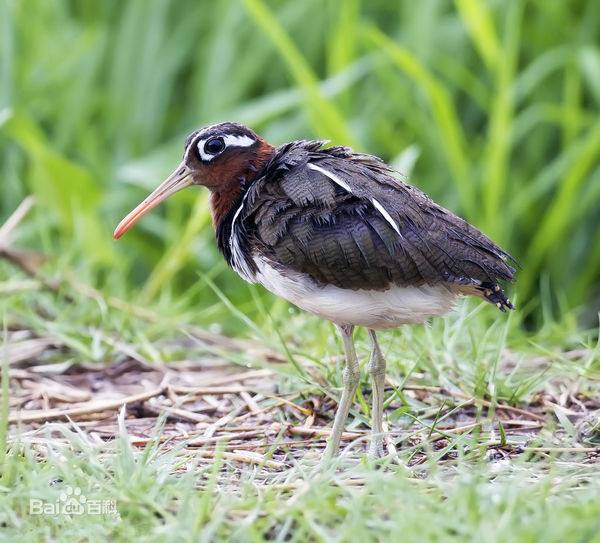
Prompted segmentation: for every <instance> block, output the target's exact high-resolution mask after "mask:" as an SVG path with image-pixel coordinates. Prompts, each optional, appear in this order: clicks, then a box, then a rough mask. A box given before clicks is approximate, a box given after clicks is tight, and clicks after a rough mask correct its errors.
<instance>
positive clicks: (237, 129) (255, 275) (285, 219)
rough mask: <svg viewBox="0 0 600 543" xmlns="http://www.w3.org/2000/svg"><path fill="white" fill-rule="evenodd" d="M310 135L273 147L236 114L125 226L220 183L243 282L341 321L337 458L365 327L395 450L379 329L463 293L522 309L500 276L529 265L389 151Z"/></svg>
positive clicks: (194, 140) (222, 240)
mask: <svg viewBox="0 0 600 543" xmlns="http://www.w3.org/2000/svg"><path fill="white" fill-rule="evenodd" d="M327 144H328V141H322V140H298V141H292V142H289V143H284V144H282V145H279V146H277V147H276V146H273V145H271V144H270V143H268V142H267V141H266V140H265V139H263V138H262V137H260V136H259V135H258V134H257V133H255V132H254V131H253V130H252V129H250V128H248V127H246V126H243V125H241V124H237V123H234V122H222V123H218V124H213V125H210V126H206V127H204V128H201V129H199V130H196V131H194V132H193V133H192V134H190V135H189V136H188V137H187V139H186V140H185V145H184V154H183V160H182V162H181V163H180V164H179V165H178V166H177V168H176V169H175V171H174V172H173V173H172V174H171V175H170V176H169V177H168V178H167V179H166V180H165V181H164V182H162V183H161V184H160V185H159V186H158V188H156V190H154V191H153V192H152V193H151V194H150V195H149V196H148V197H147V198H146V199H145V200H143V201H142V202H141V203H140V204H139V205H138V206H137V207H136V208H135V209H133V210H132V211H131V212H130V213H129V214H128V215H127V216H126V217H125V218H124V219H123V220H122V221H121V222H120V223H119V225H118V226H117V228H116V229H115V232H114V238H115V239H118V238H120V237H121V236H122V235H123V234H124V233H125V232H126V231H127V230H129V229H130V228H131V227H132V226H133V224H134V223H135V222H136V221H137V220H138V219H140V217H142V216H143V215H144V214H145V213H147V212H148V211H150V210H151V209H152V208H154V207H155V206H156V205H158V204H159V203H160V202H162V201H163V200H165V199H166V198H167V197H169V196H171V195H172V194H174V193H176V192H178V191H180V190H182V189H184V188H186V187H189V186H191V185H202V186H204V187H206V188H208V190H209V191H210V196H209V207H210V212H211V215H212V223H213V226H214V230H215V235H216V243H217V246H218V249H219V251H220V252H221V253H222V255H223V257H224V258H225V260H226V261H227V264H228V265H229V266H230V267H231V268H233V270H235V271H236V272H237V273H238V274H239V275H240V276H241V278H242V279H244V280H246V281H247V282H249V283H259V284H261V285H262V286H263V287H265V288H266V289H267V290H269V291H271V292H272V293H274V294H276V295H277V296H280V297H282V298H284V299H286V300H288V301H289V302H291V303H292V304H294V305H296V306H297V307H299V308H301V309H303V310H305V311H307V312H309V313H312V314H313V315H316V316H318V317H321V318H323V319H326V320H328V321H330V322H332V323H333V324H334V325H335V327H336V328H337V330H338V331H339V334H340V336H341V340H342V345H343V349H344V354H345V357H344V358H345V367H344V370H343V374H342V375H343V391H342V394H341V398H340V400H339V403H338V409H337V412H336V414H335V418H334V422H333V427H332V430H331V432H330V435H329V438H328V442H327V446H326V450H325V454H326V456H327V457H334V456H337V455H339V451H340V441H341V437H342V432H343V430H344V427H345V424H346V420H347V418H348V415H349V412H350V408H351V406H352V402H353V399H354V396H355V393H356V390H357V388H358V385H359V380H360V365H359V361H358V358H357V355H356V351H355V347H354V340H353V335H354V330H355V328H356V327H364V328H366V330H367V332H368V338H369V343H370V358H369V361H368V364H367V368H368V372H369V374H370V378H371V382H372V423H371V436H370V443H369V446H368V450H367V454H368V455H369V456H370V457H375V458H377V457H381V456H384V448H383V443H384V429H383V400H384V385H385V372H386V360H385V358H384V356H383V353H382V350H381V347H380V345H379V342H378V338H377V331H380V330H387V329H393V328H397V327H399V326H401V325H403V324H411V323H416V324H424V323H426V322H428V321H429V319H431V318H433V317H443V316H444V315H446V314H447V313H448V312H450V311H451V310H452V309H453V308H454V306H455V303H456V301H457V299H458V298H459V297H462V296H465V295H468V296H475V297H478V298H481V299H483V300H485V301H487V302H490V303H492V304H494V305H496V306H497V307H498V309H500V310H501V311H503V312H506V310H507V309H514V306H513V304H512V303H511V302H510V300H509V299H508V297H507V295H506V294H505V292H504V290H503V289H502V288H501V287H500V285H499V281H514V280H515V273H516V269H517V268H518V267H519V264H518V262H517V261H516V260H515V259H514V258H513V257H512V256H511V255H510V254H508V253H507V252H506V251H504V250H503V249H501V248H500V247H499V246H498V245H496V244H495V243H494V242H493V241H492V240H491V239H490V238H488V237H487V236H485V235H484V234H483V233H482V232H480V231H479V230H478V229H477V228H475V227H474V226H472V225H471V224H469V223H468V222H466V221H465V220H463V219H462V218H460V217H458V216H457V215H455V214H453V213H452V212H451V211H449V210H447V209H445V208H443V207H442V206H440V205H438V204H436V203H435V202H434V201H433V200H432V199H431V198H430V197H429V196H427V195H426V194H425V193H424V192H422V191H421V190H420V189H418V188H416V187H413V186H411V185H409V184H408V183H406V182H405V181H404V180H403V179H401V178H400V176H399V175H398V174H397V172H395V171H394V170H393V168H392V167H390V166H389V165H387V164H386V163H385V162H384V161H383V160H382V159H380V158H378V157H376V156H374V155H369V154H361V153H356V152H354V151H353V150H352V149H351V148H349V147H344V146H330V147H327Z"/></svg>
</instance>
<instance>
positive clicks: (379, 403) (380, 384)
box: [368, 329, 385, 458]
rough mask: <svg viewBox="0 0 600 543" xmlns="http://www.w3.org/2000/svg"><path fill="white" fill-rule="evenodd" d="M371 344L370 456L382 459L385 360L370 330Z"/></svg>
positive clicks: (375, 337)
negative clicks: (371, 409)
mask: <svg viewBox="0 0 600 543" xmlns="http://www.w3.org/2000/svg"><path fill="white" fill-rule="evenodd" d="M368 332H369V341H370V342H371V359H370V360H369V366H368V367H369V373H370V374H371V382H372V384H373V413H372V414H371V417H372V425H371V432H372V433H371V444H370V446H369V453H368V454H369V456H373V457H376V458H377V457H380V456H383V455H384V452H383V390H384V387H385V358H384V357H383V353H382V352H381V348H380V347H379V342H378V341H377V333H376V332H375V330H371V329H369V330H368Z"/></svg>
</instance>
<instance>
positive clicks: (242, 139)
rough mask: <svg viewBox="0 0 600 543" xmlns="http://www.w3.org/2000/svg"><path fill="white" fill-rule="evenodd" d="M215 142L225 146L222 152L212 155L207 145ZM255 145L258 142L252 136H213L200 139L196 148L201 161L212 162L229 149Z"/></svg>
mask: <svg viewBox="0 0 600 543" xmlns="http://www.w3.org/2000/svg"><path fill="white" fill-rule="evenodd" d="M214 140H220V141H222V142H223V143H224V144H225V145H224V146H223V148H222V149H221V150H220V151H217V152H216V153H211V152H210V151H208V150H207V149H206V145H207V144H208V143H209V142H211V141H214ZM255 143H256V140H255V139H254V138H251V137H250V136H235V135H233V134H227V135H226V136H211V137H210V138H203V139H200V140H198V142H197V143H196V148H197V149H198V154H199V155H200V159H201V160H202V161H204V162H210V161H211V160H212V159H213V158H215V157H216V156H218V155H220V154H221V153H222V152H223V151H224V150H225V149H227V148H228V147H250V146H251V145H254V144H255ZM190 147H191V146H190Z"/></svg>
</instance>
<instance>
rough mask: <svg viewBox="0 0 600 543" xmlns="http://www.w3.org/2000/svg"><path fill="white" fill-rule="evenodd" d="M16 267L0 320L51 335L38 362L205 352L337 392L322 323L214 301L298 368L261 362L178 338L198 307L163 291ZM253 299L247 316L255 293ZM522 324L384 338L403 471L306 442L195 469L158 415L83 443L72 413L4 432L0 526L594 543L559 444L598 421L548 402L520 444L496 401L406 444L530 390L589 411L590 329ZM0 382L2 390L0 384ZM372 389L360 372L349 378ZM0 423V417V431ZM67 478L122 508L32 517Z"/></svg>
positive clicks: (187, 536)
mask: <svg viewBox="0 0 600 543" xmlns="http://www.w3.org/2000/svg"><path fill="white" fill-rule="evenodd" d="M5 266H6V264H5ZM5 271H7V269H6V268H5ZM56 271H57V272H58V271H59V270H56ZM11 275H12V278H11V279H7V280H6V281H4V282H2V283H0V288H2V291H3V292H5V293H10V294H7V295H6V296H5V299H4V300H5V302H6V303H5V311H6V326H7V327H8V328H9V329H11V330H15V329H22V328H26V329H29V330H31V331H32V332H33V333H34V334H35V335H39V336H44V335H46V334H52V335H53V336H54V337H56V339H57V342H58V344H59V345H62V347H61V348H60V349H59V350H58V351H56V350H55V351H53V353H54V354H53V355H52V358H47V357H46V358H42V359H41V360H39V361H37V363H44V362H45V363H47V364H52V363H54V364H60V363H63V362H71V363H73V362H74V363H78V362H82V363H91V362H95V363H99V364H106V365H110V364H114V363H118V362H122V361H124V360H126V359H127V356H126V354H125V353H126V352H127V351H126V350H124V348H123V347H117V346H115V344H114V341H113V340H114V339H115V338H118V340H119V342H121V344H123V345H125V346H126V347H128V348H129V349H131V350H132V351H135V353H136V357H138V358H141V359H143V360H146V361H148V362H149V363H151V364H152V363H153V362H156V363H158V362H163V361H168V360H180V359H181V358H190V357H191V358H194V357H203V356H206V355H207V354H209V353H212V354H217V355H219V356H225V357H227V358H229V359H230V360H232V361H234V362H235V363H236V364H240V365H242V366H251V367H265V366H266V367H269V368H271V369H273V370H274V371H275V372H276V374H277V377H276V379H277V381H278V390H279V391H280V393H281V394H284V393H285V392H301V393H302V395H303V397H305V398H308V397H311V396H312V395H314V394H317V395H320V396H322V397H323V399H325V396H324V395H333V396H334V397H336V396H337V394H338V392H337V391H338V390H339V387H340V386H341V384H342V369H343V365H342V364H341V360H340V359H339V354H340V352H341V345H340V344H339V339H338V338H337V337H336V336H335V333H334V329H333V326H331V325H329V324H327V323H324V322H323V321H320V320H319V319H317V318H314V317H310V316H307V315H306V314H304V313H302V312H300V311H292V312H290V311H289V308H288V307H287V306H285V305H283V304H282V305H281V306H280V308H277V307H273V308H271V310H270V314H269V316H268V318H267V319H266V320H265V322H263V323H262V325H260V326H257V325H255V324H253V323H249V322H248V321H247V317H246V316H245V315H244V314H243V313H241V312H240V311H239V310H237V309H236V308H235V307H234V306H232V304H231V301H230V300H229V299H228V298H227V297H226V296H224V295H223V294H220V295H221V296H223V299H222V301H221V302H220V305H221V306H223V307H221V308H220V310H221V311H224V312H227V311H228V312H230V317H231V319H233V321H236V322H238V323H239V325H240V326H243V327H244V331H243V332H240V333H239V334H238V335H239V336H240V337H242V338H243V337H248V338H252V341H256V342H257V343H258V344H259V345H263V346H264V347H265V348H268V349H270V350H272V351H274V352H277V353H280V356H281V357H282V358H283V359H285V358H286V357H287V356H289V355H291V356H293V357H294V358H297V359H298V360H303V361H304V362H303V370H302V371H299V370H298V369H297V368H296V367H295V366H294V364H293V363H292V362H291V361H288V362H287V363H281V362H280V363H277V364H269V363H268V362H266V361H265V360H263V359H262V358H257V357H256V356H254V355H252V354H250V353H246V352H243V351H242V352H234V351H231V350H223V349H216V350H214V351H211V350H208V351H207V347H206V346H204V345H200V346H199V347H197V348H192V347H189V346H188V347H184V346H180V347H178V346H177V345H178V342H180V341H183V340H189V337H193V335H192V336H189V335H188V334H189V332H188V330H190V331H191V330H192V327H193V323H194V314H195V309H194V308H193V307H190V305H189V303H185V302H184V301H183V300H178V299H170V298H169V297H168V296H164V297H163V298H162V299H161V300H159V301H155V302H153V303H151V304H147V305H144V307H136V306H135V305H132V304H127V303H124V302H122V301H120V300H118V299H116V298H114V297H110V296H109V295H108V294H106V293H102V292H94V291H90V290H89V288H86V285H85V284H84V283H81V282H80V281H79V280H78V279H76V278H70V279H69V280H68V281H67V282H65V283H63V284H62V285H61V286H60V287H59V288H58V290H56V291H52V290H49V289H47V288H44V287H43V286H41V285H40V284H39V283H37V284H29V283H25V282H24V278H23V277H22V276H21V274H20V273H19V272H18V271H15V270H14V269H13V273H12V274H11ZM50 276H52V274H50ZM20 285H22V287H21V288H19V286H20ZM253 300H254V301H253V302H251V303H250V304H255V305H256V307H255V308H254V311H257V312H258V311H259V310H260V307H261V305H262V300H261V298H260V297H255V298H253ZM520 319H521V317H520V316H519V314H518V313H511V314H510V315H509V316H508V317H507V316H505V315H503V314H500V313H499V312H497V311H496V310H495V308H493V307H492V306H487V305H484V304H481V303H477V302H473V303H470V302H468V301H466V300H465V301H463V302H461V304H460V307H459V310H458V311H457V312H456V313H455V314H453V315H451V316H450V317H449V318H447V319H445V320H436V321H433V322H432V325H431V326H430V327H422V326H407V327H404V328H403V329H401V330H398V331H395V332H389V333H385V334H381V343H382V348H383V349H384V352H385V354H386V356H387V358H388V363H389V368H388V375H389V376H390V378H391V379H392V380H393V381H394V382H396V383H398V384H399V385H402V386H400V387H399V388H398V390H397V392H396V393H394V392H390V391H388V393H387V394H386V400H387V402H392V401H394V402H398V403H399V405H400V406H401V407H400V408H398V409H397V410H395V411H393V412H391V413H389V412H388V413H389V414H388V417H387V420H388V424H389V425H390V427H391V428H393V429H403V430H405V431H406V433H403V434H402V436H403V437H402V438H401V439H400V440H399V441H397V447H398V452H399V459H400V465H397V464H395V463H393V462H392V461H391V459H386V460H383V461H380V462H376V463H372V462H368V461H367V460H366V459H364V458H363V457H362V456H361V455H360V453H356V452H355V453H354V454H352V455H350V456H347V457H345V458H344V459H342V460H336V461H334V462H331V463H324V464H322V465H319V464H318V457H315V456H314V454H310V449H308V450H306V451H303V450H302V449H294V450H292V451H290V454H289V455H288V458H287V460H288V462H289V466H288V467H286V468H285V469H283V470H261V469H259V468H251V467H249V466H245V465H240V464H237V463H235V462H233V461H230V460H224V459H222V458H221V459H220V458H219V455H218V454H217V457H216V459H215V461H214V462H213V463H212V464H209V465H208V466H207V465H206V464H203V465H202V467H200V466H198V462H199V456H198V454H199V453H200V450H199V449H197V448H195V449H188V448H186V441H187V440H186V439H184V438H180V439H178V440H177V441H176V442H172V440H171V439H168V440H167V441H166V442H162V441H160V439H159V438H160V437H161V436H162V435H163V424H164V419H163V418H162V417H158V418H157V419H156V422H155V428H154V429H153V430H152V435H153V437H151V438H150V440H149V441H148V444H147V445H142V446H133V445H131V442H130V435H129V433H128V430H127V428H128V427H130V424H131V421H130V420H129V419H123V418H120V422H119V428H120V429H119V432H118V433H117V434H116V435H115V436H114V439H113V440H109V441H98V440H96V439H93V435H92V434H93V432H90V430H89V429H87V430H85V429H84V428H80V427H79V426H78V424H77V422H75V423H74V424H70V423H60V422H50V423H47V424H46V425H45V426H44V425H42V426H41V427H40V428H39V429H38V430H36V431H33V432H31V431H27V432H25V429H22V430H19V429H18V427H14V426H13V427H12V429H11V430H10V433H9V441H8V447H7V448H6V449H5V450H6V451H7V454H6V456H5V457H4V458H3V460H2V466H1V467H0V522H2V523H3V533H5V534H6V537H9V538H10V539H11V540H14V541H18V540H21V539H22V540H27V541H46V540H48V539H54V540H58V541H72V540H74V539H75V540H93V541H98V540H114V541H127V540H131V539H132V538H133V539H136V540H138V541H164V540H173V541H175V540H182V539H183V540H185V541H204V540H206V541H209V540H210V541H214V540H236V541H261V540H264V539H269V540H273V539H274V540H290V539H289V538H291V540H293V541H305V540H307V539H308V540H316V541H320V540H324V539H328V540H329V539H333V540H336V541H351V540H356V538H360V539H361V540H367V541H377V540H382V539H384V540H385V539H392V538H394V537H395V535H397V534H398V533H402V534H403V537H405V538H406V539H407V540H413V539H419V540H425V541H429V540H431V541H438V540H439V539H441V538H444V539H446V540H449V541H464V540H465V539H475V538H477V539H478V540H479V539H483V540H484V541H494V542H496V541H514V540H519V541H521V540H524V541H528V540H531V541H537V540H539V538H541V537H543V538H544V539H547V540H548V541H557V542H558V541H564V540H573V538H574V539H575V540H580V541H593V540H594V539H593V538H594V537H596V533H597V530H598V528H600V521H599V520H598V518H599V517H598V514H599V513H600V511H599V509H598V500H597V499H596V498H595V496H596V494H597V492H598V490H599V489H598V483H597V477H596V471H597V463H594V462H593V460H591V459H590V458H587V456H586V455H585V454H583V455H582V454H581V453H576V452H573V451H571V452H566V453H561V452H560V451H561V448H562V447H567V448H569V449H572V448H575V449H576V448H578V447H588V448H590V447H591V448H593V447H595V446H596V445H597V436H598V433H597V431H592V432H588V433H587V434H586V435H585V436H581V435H579V433H578V430H577V429H576V426H577V427H578V426H579V422H578V421H580V420H581V417H582V414H579V415H577V416H574V415H573V414H569V410H568V409H565V408H562V407H555V408H554V411H552V410H550V411H549V412H548V413H547V416H546V423H545V424H544V428H543V429H542V430H541V431H540V432H539V434H538V435H537V437H536V438H534V439H532V438H527V436H526V434H523V435H520V434H518V433H517V434H515V433H514V432H513V433H510V434H509V435H504V434H503V431H502V430H500V433H494V432H492V433H490V432H489V431H488V428H489V427H490V425H491V422H492V420H494V410H493V409H490V410H483V409H481V408H477V409H476V411H475V417H476V420H478V422H479V428H480V430H478V431H477V430H475V429H474V430H471V431H468V432H466V433H464V434H457V435H453V434H447V440H446V442H445V444H444V443H442V444H441V445H442V446H439V445H440V442H435V441H431V442H430V441H428V440H425V441H423V442H420V443H419V442H416V443H415V442H412V441H411V436H413V435H416V434H418V433H420V431H419V430H418V429H416V428H417V426H418V425H419V424H423V425H425V427H430V428H431V431H430V432H429V435H431V434H432V433H433V432H434V431H435V429H436V427H437V426H438V425H440V424H442V423H443V424H447V423H449V422H450V423H451V424H452V420H453V418H452V417H453V414H454V413H455V412H459V411H460V410H461V409H462V408H463V406H465V405H474V406H477V405H479V404H478V402H479V400H485V401H490V402H491V403H492V405H498V404H506V403H507V404H509V405H513V406H516V407H521V408H524V409H528V408H529V407H528V406H531V405H535V403H536V401H537V400H536V398H540V397H543V395H546V398H550V399H551V401H553V402H560V401H561V400H560V399H559V398H560V394H561V391H563V393H564V391H572V393H573V394H576V395H577V398H578V400H579V401H584V402H586V403H590V402H591V404H590V405H593V404H594V403H593V402H594V401H595V400H594V398H597V397H598V394H599V393H600V390H598V382H599V380H598V376H599V375H600V351H599V350H598V349H599V346H598V343H597V341H596V342H595V341H594V338H595V337H596V336H597V333H596V332H595V331H594V330H592V331H590V332H588V333H584V332H582V331H580V330H578V329H577V326H576V323H575V321H574V320H573V319H569V320H566V321H563V322H561V323H555V322H548V323H547V325H546V326H545V327H544V328H543V329H541V330H540V331H539V332H538V333H537V334H536V335H535V336H532V335H531V334H526V333H524V332H523V329H522V324H521V322H520ZM278 338H281V340H282V341H283V343H280V341H279V339H278ZM356 342H357V349H358V354H359V357H360V359H361V361H362V362H363V363H365V362H366V360H367V358H368V342H367V338H366V334H363V333H362V332H361V333H359V334H358V335H357V338H356ZM573 349H580V350H582V352H583V354H582V355H581V356H579V357H578V359H577V360H576V361H574V360H571V359H570V358H568V355H566V354H564V353H566V352H567V351H569V350H573ZM286 350H287V352H288V354H287V355H286ZM311 360H313V363H310V361H311ZM5 371H6V370H5ZM363 371H364V368H363ZM307 375H309V376H310V378H309V379H307V378H306V376H307ZM3 383H4V386H5V387H6V380H5V378H4V379H3ZM198 384H202V383H201V382H199V383H198ZM405 385H408V388H404V389H403V388H402V387H404V386H405ZM415 385H418V386H442V387H443V388H444V389H445V390H447V391H449V393H450V396H448V395H437V394H433V393H431V394H427V395H425V396H418V395H417V396H415V395H413V394H412V393H411V392H410V386H415ZM368 386H369V382H368V380H367V377H366V375H363V380H362V382H361V387H360V388H361V390H367V388H368ZM575 391H577V392H575ZM461 395H462V396H461ZM540 395H542V396H540ZM6 397H7V395H5V394H3V398H6ZM461 398H465V399H464V400H462V399H461ZM473 402H474V403H473ZM549 405H550V404H549ZM570 405H572V408H576V406H575V404H570ZM538 412H539V411H538ZM2 413H6V411H4V410H3V411H2ZM588 414H589V415H594V413H593V412H592V411H589V413H588ZM594 416H596V419H597V412H596V414H595V415H594ZM5 417H6V415H5V414H2V415H1V418H2V419H3V420H0V423H1V424H2V427H4V428H6V422H5V421H6V418H5ZM352 417H353V418H354V420H353V421H352ZM368 417H369V407H368V397H365V399H364V400H362V399H361V397H359V398H358V399H357V401H356V402H355V405H354V407H353V409H352V414H351V421H350V422H349V428H356V427H357V426H360V425H361V424H363V423H367V424H368ZM460 420H461V419H460V418H459V419H456V423H458V424H459V425H460V424H461V423H460ZM463 420H464V419H463ZM470 420H471V419H470ZM411 428H415V432H413V433H411ZM504 442H505V443H508V444H511V445H512V446H528V447H531V446H533V447H542V448H544V447H546V448H548V449H547V452H545V453H544V452H540V453H535V452H533V450H532V451H531V452H529V453H525V454H521V455H517V456H516V457H507V458H506V459H501V460H498V459H497V458H495V457H494V455H490V453H489V452H488V450H490V449H489V447H490V446H491V445H493V444H496V445H498V444H501V443H504ZM276 443H277V441H276V440H275V442H274V446H276ZM491 450H492V451H493V450H494V449H493V448H492V449H491ZM590 450H591V449H590ZM306 453H308V454H306ZM418 455H424V458H425V461H424V463H417V464H412V460H414V459H415V458H416V456H418ZM266 457H267V458H268V457H269V453H268V451H266ZM69 487H71V488H72V489H76V488H79V489H81V492H82V493H83V494H84V495H85V496H86V497H87V499H88V500H101V501H105V500H114V502H115V504H116V509H117V511H118V514H119V517H116V516H115V515H114V514H110V513H108V514H104V515H91V514H87V515H81V516H79V515H72V516H71V517H68V516H66V515H31V514H30V513H29V507H30V506H29V503H30V502H29V500H30V499H31V498H36V499H39V500H43V501H44V502H49V503H54V502H56V500H57V499H60V494H61V493H64V492H66V491H67V489H68V488H69Z"/></svg>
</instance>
